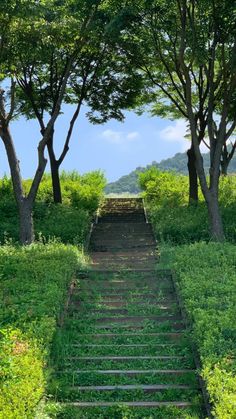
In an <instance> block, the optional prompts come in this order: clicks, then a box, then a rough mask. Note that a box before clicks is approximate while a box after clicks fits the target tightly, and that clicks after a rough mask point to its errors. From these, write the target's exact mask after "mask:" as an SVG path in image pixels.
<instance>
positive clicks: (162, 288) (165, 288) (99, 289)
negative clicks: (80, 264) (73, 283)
mask: <svg viewBox="0 0 236 419" xmlns="http://www.w3.org/2000/svg"><path fill="white" fill-rule="evenodd" d="M108 285H109V284H107V286H106V287H104V288H102V287H96V286H93V284H91V287H92V288H90V287H89V286H88V287H84V291H92V292H98V293H101V294H102V295H108V294H111V295H112V294H113V295H114V294H116V293H117V294H116V295H122V294H123V295H129V294H131V295H133V296H134V297H135V296H136V292H137V291H140V292H141V293H142V294H143V295H145V294H148V293H149V292H152V293H153V295H155V294H156V298H158V294H157V293H158V291H162V292H164V291H165V292H169V293H173V292H174V289H173V287H172V284H164V285H160V286H156V287H152V288H150V287H149V288H138V287H137V288H135V287H133V288H126V287H123V288H116V287H111V286H108ZM131 295H130V296H131ZM137 295H140V294H137ZM149 295H150V294H149Z"/></svg>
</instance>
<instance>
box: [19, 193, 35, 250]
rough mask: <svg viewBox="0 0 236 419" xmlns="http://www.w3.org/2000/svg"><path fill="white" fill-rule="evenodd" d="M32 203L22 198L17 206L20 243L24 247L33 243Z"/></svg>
mask: <svg viewBox="0 0 236 419" xmlns="http://www.w3.org/2000/svg"><path fill="white" fill-rule="evenodd" d="M32 211H33V203H32V202H29V200H28V199H26V198H24V199H23V200H21V202H20V205H19V216H20V242H21V243H22V244H24V245H26V244H31V243H33V242H34V224H33V215H32Z"/></svg>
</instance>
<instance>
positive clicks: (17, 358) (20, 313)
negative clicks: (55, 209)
mask: <svg viewBox="0 0 236 419" xmlns="http://www.w3.org/2000/svg"><path fill="white" fill-rule="evenodd" d="M84 264H85V259H84V256H83V255H82V254H81V253H78V251H77V249H76V248H74V247H72V246H65V245H62V244H56V243H55V244H50V245H47V246H45V245H43V244H36V245H31V246H28V247H13V246H2V247H0V267H1V281H0V299H1V305H0V370H1V377H0V378H1V380H0V418H1V419H3V418H4V419H5V418H8V419H22V418H26V417H27V418H33V417H34V415H35V407H36V405H37V403H38V402H39V400H40V399H41V398H42V396H43V394H44V391H45V385H46V379H47V374H48V370H46V369H45V366H46V364H47V362H48V357H49V353H50V350H51V342H52V339H53V336H54V333H55V331H56V327H57V321H58V320H59V315H60V313H61V311H62V308H63V304H64V302H65V299H66V295H67V291H68V287H69V284H70V281H71V278H72V275H73V274H75V272H76V270H77V269H78V267H81V266H83V265H84Z"/></svg>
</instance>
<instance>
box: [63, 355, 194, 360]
mask: <svg viewBox="0 0 236 419" xmlns="http://www.w3.org/2000/svg"><path fill="white" fill-rule="evenodd" d="M68 359H69V360H71V361H134V360H150V361H151V360H175V359H179V360H180V359H181V360H185V359H186V357H185V356H179V355H152V356H151V355H142V356H110V355H107V356H69V357H68Z"/></svg>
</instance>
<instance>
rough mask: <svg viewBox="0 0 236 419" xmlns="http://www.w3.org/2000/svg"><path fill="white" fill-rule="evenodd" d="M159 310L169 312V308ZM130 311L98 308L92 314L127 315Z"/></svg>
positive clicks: (174, 310) (173, 310)
mask: <svg viewBox="0 0 236 419" xmlns="http://www.w3.org/2000/svg"><path fill="white" fill-rule="evenodd" d="M158 308H159V310H161V311H163V312H166V311H167V310H170V307H164V306H163V307H158ZM130 311H131V309H130V310H129V309H116V308H111V307H110V308H109V309H105V308H100V309H99V308H98V309H95V310H93V313H96V314H127V315H128V314H129V312H130ZM172 312H175V313H177V311H176V309H172Z"/></svg>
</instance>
